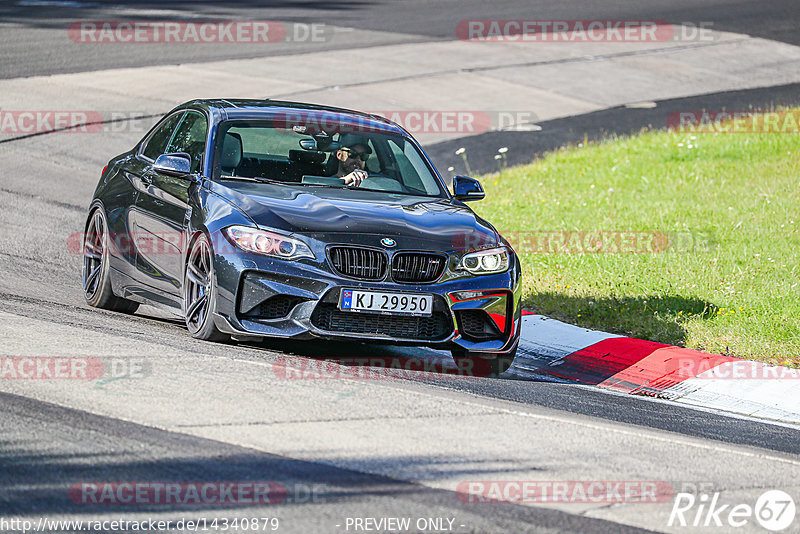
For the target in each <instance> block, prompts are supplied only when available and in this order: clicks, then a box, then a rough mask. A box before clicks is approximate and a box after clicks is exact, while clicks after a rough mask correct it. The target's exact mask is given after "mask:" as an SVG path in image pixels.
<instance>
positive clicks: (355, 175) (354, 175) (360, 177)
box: [342, 169, 367, 187]
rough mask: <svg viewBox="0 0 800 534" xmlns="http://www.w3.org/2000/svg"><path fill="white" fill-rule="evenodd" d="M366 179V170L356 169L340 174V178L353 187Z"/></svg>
mask: <svg viewBox="0 0 800 534" xmlns="http://www.w3.org/2000/svg"><path fill="white" fill-rule="evenodd" d="M366 179H367V171H362V170H360V169H357V170H355V171H353V172H351V173H350V174H345V175H344V176H342V180H344V183H345V185H352V186H353V187H358V186H359V185H361V182H363V181H364V180H366Z"/></svg>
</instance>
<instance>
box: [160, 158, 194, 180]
mask: <svg viewBox="0 0 800 534" xmlns="http://www.w3.org/2000/svg"><path fill="white" fill-rule="evenodd" d="M153 169H154V170H155V171H156V172H160V173H161V174H166V175H167V176H179V177H182V178H184V177H186V176H189V175H190V174H191V173H192V157H191V156H190V155H189V154H187V153H185V152H175V153H172V154H161V155H160V156H158V158H156V162H155V163H154V164H153Z"/></svg>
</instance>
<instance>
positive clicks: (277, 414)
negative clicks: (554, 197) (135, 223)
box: [0, 0, 800, 533]
mask: <svg viewBox="0 0 800 534" xmlns="http://www.w3.org/2000/svg"><path fill="white" fill-rule="evenodd" d="M123 18H124V19H136V20H165V19H168V18H172V19H175V18H178V19H181V20H183V19H186V20H192V18H196V19H211V20H262V19H263V20H281V21H285V22H287V23H289V22H291V23H301V24H314V23H318V22H320V21H323V22H325V23H326V24H329V25H331V26H333V27H336V28H339V30H337V31H340V32H341V28H358V30H359V31H355V32H352V33H348V32H347V31H345V32H344V33H343V35H344V37H342V38H337V39H333V40H331V41H330V42H329V43H325V44H322V45H319V47H318V48H314V49H313V51H314V52H319V53H328V52H337V51H339V50H342V51H344V50H352V49H360V48H363V49H365V50H372V49H377V48H378V47H382V46H406V45H409V46H410V45H418V44H420V43H423V44H425V43H428V44H431V46H432V44H434V43H438V44H443V43H444V44H446V43H447V41H450V40H454V35H453V34H454V28H455V26H456V24H457V22H458V21H459V20H462V19H468V18H476V19H478V18H494V19H512V18H539V19H545V18H547V19H555V20H558V19H594V18H599V19H642V18H647V19H654V20H662V19H663V20H667V21H670V22H673V23H676V24H678V23H682V22H693V21H695V22H699V21H713V23H714V26H713V27H714V29H715V30H718V31H720V32H731V33H735V34H747V35H749V36H752V37H753V38H756V39H758V40H759V42H762V41H763V42H767V41H769V42H773V41H774V42H776V43H777V44H776V45H775V46H779V47H795V46H800V9H798V7H797V5H796V2H794V1H792V0H780V1H774V2H760V3H753V2H744V1H733V0H725V1H722V0H720V1H715V2H704V1H700V0H678V1H676V2H669V3H666V2H658V1H656V0H647V1H644V2H642V1H632V0H631V1H628V0H624V1H620V2H598V3H592V4H591V6H588V7H587V6H585V5H582V3H580V2H571V1H570V2H558V3H555V4H554V3H546V2H528V1H524V0H519V1H511V2H504V3H502V5H499V4H492V3H487V2H480V1H473V0H468V1H464V2H460V1H456V0H442V1H437V2H421V1H420V2H417V1H410V2H382V3H377V4H375V5H372V4H371V3H369V2H359V1H356V2H317V1H307V2H288V1H287V2H280V1H278V2H172V3H170V5H169V6H166V5H165V4H156V3H153V4H149V3H146V2H125V1H122V0H121V1H115V2H105V1H90V0H86V1H79V2H49V3H48V2H39V1H35V0H32V1H19V2H7V3H5V4H3V5H2V6H0V21H2V22H0V50H1V51H2V57H3V60H2V64H1V65H2V67H1V68H0V82H3V83H7V84H8V85H2V84H0V86H2V91H3V92H4V96H0V98H1V99H2V105H0V109H6V110H8V109H24V106H29V107H30V106H33V105H38V104H31V103H30V102H33V101H34V100H31V99H35V98H41V102H46V103H44V104H41V105H42V106H45V109H58V108H59V106H60V104H59V102H58V100H53V98H56V99H57V98H59V96H58V95H59V94H60V92H61V91H62V90H61V89H60V87H61V86H60V85H58V84H59V83H62V81H63V80H78V79H79V78H78V77H80V80H81V81H80V84H77V85H75V86H69V87H71V89H69V91H73V93H69V95H67V92H66V91H67V90H66V89H65V90H64V95H65V98H67V96H69V98H73V97H75V98H77V97H76V96H74V95H80V98H83V99H85V101H91V99H93V98H94V93H93V88H92V85H91V79H92V76H96V81H97V83H98V84H100V83H104V84H106V85H107V88H108V87H112V88H113V86H114V84H115V83H119V85H118V86H117V87H116V89H115V90H116V91H117V92H116V93H115V94H116V95H117V98H118V100H116V101H115V102H116V104H115V105H118V106H119V105H121V104H119V102H120V99H121V100H122V101H123V102H124V101H125V98H127V97H125V95H124V90H125V83H123V82H115V81H114V79H113V77H111V78H110V77H109V76H111V75H109V73H112V74H113V73H114V71H112V70H109V69H117V68H125V69H148V68H151V67H158V68H164V69H169V68H173V67H174V66H175V65H177V64H187V63H191V64H195V67H197V66H198V65H200V67H198V68H201V67H202V64H203V63H205V62H211V61H214V62H226V61H229V60H233V61H235V60H246V59H252V58H261V57H265V56H269V58H271V59H275V58H276V57H279V56H295V55H298V54H304V53H307V52H309V51H310V50H312V49H311V48H310V45H309V44H308V43H300V44H298V43H292V42H285V43H279V44H277V45H275V46H272V47H270V48H268V49H265V48H263V47H262V48H259V46H258V45H253V46H241V47H230V46H222V45H219V46H217V45H208V46H206V47H204V48H203V47H197V46H194V47H193V46H188V45H187V46H172V47H168V46H162V45H158V44H153V45H143V46H138V47H127V48H126V47H123V46H105V47H101V46H87V47H84V48H77V49H76V48H69V47H67V46H64V41H65V34H66V29H65V28H66V27H67V26H68V25H69V24H70V22H72V21H75V20H120V19H123ZM347 35H351V36H352V39H351V38H349V37H347ZM149 47H150V48H149ZM780 49H781V50H783V49H784V48H780ZM76 50H77V51H76ZM393 50H394V49H393ZM787 50H788V48H787ZM787 57H788V56H787ZM787 61H788V60H787ZM763 63H764V68H765V69H766V70H769V69H770V68H771V66H772V58H770V57H764V58H763ZM776 63H777V62H776ZM351 64H352V62H351ZM352 68H353V69H358V68H359V66H358V64H355V65H353V66H352ZM131 72H136V73H139V72H145V71H138V70H136V71H131ZM146 72H147V73H151V72H154V71H146ZM165 72H166V71H165ZM169 72H173V71H169ZM49 75H61V76H65V77H70V76H74V77H75V78H58V77H54V78H53V79H52V80H53V81H52V83H50V82H49V81H48V80H50V78H36V81H37V85H36V88H33V89H21V88H24V87H27V86H26V85H25V84H26V83H27V82H26V80H25V78H28V77H32V76H38V77H44V76H49ZM135 76H136V77H140V78H141V75H140V74H136V75H135ZM125 79H126V80H129V79H130V78H125ZM87 80H88V81H87ZM109 80H111V81H109ZM779 80H784V81H783V82H780V83H778V82H779ZM201 81H202V80H200V81H198V83H200V82H201ZM140 83H141V84H142V85H143V86H146V85H147V84H148V80H147V79H144V80H140ZM159 83H160V82H158V81H155V79H154V81H153V82H152V86H151V89H152V92H153V93H154V94H156V95H159V97H160V96H161V93H160V91H161V86H159V85H158V84H159ZM15 84H16V85H15ZM64 87H68V86H67V85H66V84H65V85H64ZM75 87H78V89H76V88H75ZM215 87H217V86H215ZM798 87H800V86H799V85H798V84H797V81H795V80H794V79H793V78H790V77H787V78H785V79H784V78H783V77H778V78H775V82H774V83H772V82H770V83H768V84H764V85H761V86H759V85H758V84H755V85H753V84H750V85H747V86H746V87H745V86H743V87H741V88H738V89H733V88H732V89H731V90H724V91H723V90H718V89H710V90H708V91H702V90H697V91H694V92H693V93H692V94H687V95H684V96H677V95H676V96H675V97H674V98H654V100H655V101H657V104H658V108H657V109H659V110H660V112H661V113H662V115H663V113H668V112H669V111H670V110H678V109H698V108H700V107H704V106H706V107H712V108H717V109H721V108H725V107H727V108H733V109H735V108H739V109H741V108H745V107H747V106H749V105H753V106H756V107H757V106H764V105H771V104H787V105H788V104H797V102H798V101H800V95H799V94H798ZM189 90H190V88H189V86H188V85H187V87H186V91H187V92H188V91H189ZM215 90H216V89H215ZM14 91H16V92H14ZM39 91H41V92H39ZM48 91H49V92H48ZM165 91H166V90H165ZM340 91H346V89H341V90H340ZM111 92H114V91H112V90H111V89H109V93H111ZM175 92H178V93H180V87H178V88H175V87H172V88H170V89H169V95H172V94H173V93H175ZM98 94H99V93H98ZM51 95H55V96H51ZM120 95H121V96H120ZM217 96H223V95H217ZM253 96H256V97H257V96H260V95H253ZM171 98H172V97H171V96H164V97H163V98H161V100H158V99H156V97H154V99H156V100H155V101H154V102H155V103H153V102H146V103H142V102H144V100H142V102H139V101H136V102H133V101H132V102H131V104H130V107H125V108H121V109H123V110H127V111H132V110H142V111H143V112H147V113H148V114H149V115H146V118H145V119H143V120H144V121H145V122H146V127H144V129H145V130H146V129H147V128H148V127H149V125H150V124H152V121H154V120H155V117H156V116H160V115H161V114H162V113H163V112H166V111H168V110H169V109H170V107H171V105H170V104H169V101H170V99H171ZM188 98H189V96H187V97H186V98H183V99H180V100H173V101H172V103H173V105H174V104H177V103H179V101H182V100H187V99H188ZM15 102H22V104H18V105H16V106H15V105H14V103H15ZM74 108H75V107H74V106H66V109H74ZM104 109H108V108H104ZM576 109H578V107H576ZM648 113H649V114H648ZM147 117H149V118H147ZM659 120H660V118H659V116H656V115H655V112H654V111H652V110H640V109H632V108H626V107H624V106H613V107H608V108H606V109H601V110H595V111H588V112H586V113H575V114H570V115H566V116H563V117H556V118H552V119H550V120H548V121H542V122H540V125H542V126H543V127H544V131H545V133H547V136H545V137H542V136H538V137H536V136H534V135H533V134H532V133H530V132H487V133H482V134H480V135H476V136H474V137H473V138H469V137H459V138H452V139H436V140H434V141H433V142H431V143H428V146H430V151H431V154H432V156H433V157H434V159H436V160H437V161H441V162H445V164H448V162H449V161H450V160H449V159H448V158H451V157H452V153H453V151H454V150H455V149H456V148H458V147H459V146H467V147H469V149H470V150H473V153H474V154H475V160H476V161H484V160H486V161H489V155H488V154H489V153H488V152H487V155H486V157H485V158H483V159H481V150H484V149H485V150H489V149H488V148H485V147H491V151H494V150H495V148H496V146H504V145H505V146H510V147H513V149H512V150H511V153H513V154H515V156H514V157H515V158H517V159H515V160H512V162H517V161H523V160H524V158H523V157H522V154H528V155H535V154H538V153H541V152H543V151H545V150H549V149H552V148H555V147H557V146H560V145H562V144H564V143H568V142H573V141H575V140H577V139H582V138H583V137H584V134H586V135H588V136H589V137H591V138H597V137H599V136H602V135H605V134H607V133H615V132H616V133H627V132H631V131H636V130H638V129H639V128H641V127H643V126H647V125H652V124H658V123H659ZM142 134H143V132H142V131H141V128H127V129H126V128H123V129H121V130H120V131H119V132H114V131H113V129H109V130H108V131H104V132H103V133H99V134H96V135H80V134H68V133H37V134H35V135H5V136H3V137H0V208H1V209H0V273H2V274H0V303H2V307H1V308H0V356H2V357H13V356H28V357H63V358H71V357H91V358H98V359H100V360H102V361H104V363H105V364H106V365H107V366H108V365H110V364H113V365H118V368H119V369H121V370H120V371H119V373H118V374H117V375H116V376H112V377H107V376H104V377H103V378H102V379H96V380H0V442H1V443H2V444H1V445H0V531H2V532H22V530H21V529H15V528H14V527H11V526H8V525H6V526H4V523H2V520H3V519H10V518H17V519H26V520H30V521H32V522H33V524H34V525H36V524H37V522H38V521H39V520H40V519H41V518H49V519H75V520H90V519H98V518H99V519H107V520H115V519H128V520H134V519H135V520H144V519H157V520H164V521H169V522H171V523H170V525H168V526H169V528H165V529H162V531H170V532H182V531H184V530H182V529H181V528H179V526H178V525H177V522H178V521H180V520H181V519H184V520H200V521H202V520H207V521H211V520H212V519H213V518H225V519H226V520H228V521H233V520H234V519H237V518H238V519H239V520H242V519H243V518H278V519H279V521H280V526H279V529H277V531H278V532H297V533H312V532H313V533H328V532H331V533H334V532H355V531H361V532H367V531H371V532H384V531H403V532H405V531H408V532H447V531H451V532H458V533H495V532H496V533H506V532H508V533H512V532H641V531H668V532H695V531H701V532H723V531H730V530H726V529H725V528H722V527H721V528H715V527H713V526H709V527H708V528H705V529H703V528H694V527H692V526H691V525H689V526H684V527H681V526H679V525H677V524H673V525H671V526H669V525H668V520H669V518H670V515H671V511H672V509H673V503H674V501H675V495H676V494H677V493H679V492H683V493H689V494H692V495H700V494H702V495H706V496H711V495H714V494H715V493H719V502H720V503H724V504H729V505H731V506H733V505H736V504H742V503H743V504H747V505H749V506H751V507H752V506H754V505H755V503H756V501H757V499H758V498H759V496H760V495H762V494H763V493H764V492H765V491H767V490H771V489H780V490H782V491H785V492H787V493H789V494H790V495H793V496H794V498H795V501H796V502H800V501H798V499H800V482H798V481H800V432H798V429H797V427H794V426H791V425H777V424H768V423H764V422H760V421H757V420H754V419H749V418H744V417H731V416H726V415H723V414H720V413H715V412H710V411H701V410H695V409H690V408H687V407H677V406H675V405H673V404H669V403H667V402H663V401H659V400H652V399H647V398H634V397H630V396H625V395H618V394H611V393H608V392H602V391H599V390H596V389H592V388H589V387H582V386H575V385H570V384H558V383H550V382H540V381H533V380H520V379H513V378H510V377H500V378H454V377H448V376H446V375H441V376H436V375H435V374H430V373H427V374H424V375H423V376H419V377H417V376H413V375H404V376H402V377H400V378H375V379H371V378H367V379H359V378H352V377H347V376H346V374H345V375H343V376H345V378H344V379H325V378H308V379H302V378H295V379H286V378H285V376H286V374H287V368H288V367H290V366H292V365H298V362H308V361H311V362H313V361H314V360H313V358H333V359H337V358H338V359H344V360H350V359H354V358H355V359H358V358H374V357H387V358H391V357H400V358H409V357H411V358H418V359H420V360H422V361H435V362H439V363H443V364H444V365H445V366H448V365H451V360H450V358H449V355H448V354H445V353H438V352H434V351H427V350H417V349H410V348H395V347H382V346H370V345H357V344H353V345H350V344H348V345H344V344H342V345H332V344H322V343H292V344H287V343H277V342H264V343H244V342H243V343H237V344H229V345H222V344H214V343H206V342H200V341H197V340H194V339H192V338H191V337H190V336H189V335H188V334H187V333H186V330H185V328H184V326H183V324H182V323H181V321H179V320H176V319H175V318H170V317H167V316H165V315H163V314H161V313H159V312H158V311H156V310H154V309H152V308H148V307H144V306H143V307H141V308H140V310H139V311H138V312H137V313H136V314H135V315H133V316H126V315H122V314H116V313H111V312H105V311H101V310H95V309H92V308H89V307H88V306H86V305H85V303H84V300H83V295H82V289H81V263H82V258H81V256H80V254H78V253H76V248H75V241H74V239H75V235H77V234H79V233H80V232H81V231H82V230H83V225H84V220H85V217H86V208H87V206H88V203H89V201H90V199H91V195H92V192H93V190H94V186H95V184H96V182H97V178H98V176H99V173H100V170H101V169H102V167H103V165H104V162H105V161H107V160H108V159H109V158H110V157H112V156H113V155H116V154H118V153H120V152H122V151H124V150H127V149H128V148H130V147H131V146H132V145H133V143H135V142H136V141H137V140H138V139H139V138H140V137H141V135H142ZM516 154H519V156H517V155H516ZM476 168H477V169H481V170H486V169H487V168H488V167H487V166H486V165H484V166H481V165H480V164H476ZM79 250H80V245H78V246H77V251H78V252H79ZM345 363H346V362H345ZM301 365H304V364H302V363H301ZM126 366H127V367H126ZM134 368H135V369H137V371H136V372H134ZM373 378H374V377H373ZM265 481H269V482H271V483H274V484H277V485H279V486H281V487H282V488H284V489H285V495H284V497H285V498H282V499H278V500H277V501H276V502H271V503H269V504H264V503H260V504H252V503H251V504H247V503H242V502H238V503H224V502H223V503H217V504H208V503H206V504H202V505H201V504H192V503H174V502H173V503H164V502H148V503H142V502H139V503H138V504H130V503H124V502H114V503H111V504H93V503H91V502H88V503H87V502H84V500H82V499H81V498H79V497H80V496H79V495H77V494H76V493H75V492H76V491H77V490H76V489H75V488H85V485H86V484H88V483H103V482H107V483H144V482H150V483H170V482H176V483H182V484H186V483H189V482H198V483H200V482H208V483H227V482H236V483H240V484H247V483H258V482H265ZM476 481H478V482H480V481H539V482H541V481H547V482H556V481H586V482H589V481H595V482H600V483H609V482H625V481H628V482H641V481H651V482H656V483H658V484H659V486H658V487H659V488H661V490H660V491H659V493H658V494H657V496H656V499H655V501H654V502H615V501H613V500H611V501H609V500H600V501H595V502H572V503H561V502H556V503H553V502H545V503H541V502H538V503H537V502H527V503H520V502H502V503H501V502H487V503H475V502H469V501H468V499H466V498H465V497H464V494H463V492H460V491H459V490H463V488H464V487H465V484H469V483H474V482H476ZM82 485H83V486H82ZM695 511H696V508H694V509H692V511H691V513H689V512H687V513H686V518H687V520H689V521H690V522H691V521H692V520H694V518H695ZM726 514H727V512H726V513H725V514H723V516H722V517H723V518H724V517H725V516H726ZM704 517H705V516H704ZM366 518H373V519H375V520H379V519H381V518H384V519H387V518H410V520H411V525H412V527H410V529H407V530H402V529H399V528H394V529H392V528H391V527H389V526H388V523H381V524H380V525H381V526H377V525H378V523H368V522H364V520H365V519H366ZM356 519H361V520H362V521H361V522H360V523H359V522H357V521H355V520H356ZM437 519H439V520H441V521H442V522H436V521H434V520H437ZM419 520H423V521H422V523H419V524H421V525H423V527H425V528H420V527H419V526H418V523H417V522H418V521H419ZM428 520H430V521H428ZM450 520H452V521H450ZM265 525H269V526H271V525H272V523H269V522H263V521H262V523H261V527H264V526H265ZM357 525H361V527H360V528H359V527H358V526H357ZM368 525H371V526H370V527H369V528H367V527H368ZM415 525H416V526H415ZM261 527H260V528H261ZM106 528H107V527H106ZM728 528H730V527H728ZM66 530H67V529H66V528H64V529H57V528H56V527H50V528H49V530H45V529H42V530H40V531H43V532H62V531H66ZM261 530H262V531H266V530H270V529H268V528H262V529H261ZM106 531H114V532H118V531H121V529H117V530H111V529H108V530H106ZM152 531H153V532H156V530H152ZM231 531H241V532H244V531H247V529H244V528H241V527H239V528H238V530H231ZM270 531H271V530H270ZM735 532H764V530H763V529H762V528H761V526H760V525H759V523H758V522H757V521H756V519H755V518H752V517H751V518H750V519H749V521H748V522H747V523H746V524H745V525H744V526H742V527H741V528H737V529H735ZM785 532H800V519H796V520H795V522H794V523H793V524H792V526H791V527H789V528H788V529H786V530H785Z"/></svg>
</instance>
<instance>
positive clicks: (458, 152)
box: [456, 146, 467, 156]
mask: <svg viewBox="0 0 800 534" xmlns="http://www.w3.org/2000/svg"><path fill="white" fill-rule="evenodd" d="M466 151H467V149H466V148H464V147H463V146H462V147H461V148H459V149H458V150H456V156H460V155H461V154H463V153H464V152H466Z"/></svg>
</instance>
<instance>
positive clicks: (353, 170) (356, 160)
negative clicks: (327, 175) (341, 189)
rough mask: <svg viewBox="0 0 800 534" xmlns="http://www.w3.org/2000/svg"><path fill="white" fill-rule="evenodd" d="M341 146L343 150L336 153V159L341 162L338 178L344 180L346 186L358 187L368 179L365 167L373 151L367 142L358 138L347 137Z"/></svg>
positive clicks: (340, 149) (337, 173)
mask: <svg viewBox="0 0 800 534" xmlns="http://www.w3.org/2000/svg"><path fill="white" fill-rule="evenodd" d="M341 144H342V146H341V148H339V150H337V151H336V159H337V160H338V161H339V168H338V170H337V172H336V176H338V177H339V178H341V179H343V180H344V183H345V185H352V186H354V187H358V186H359V185H361V182H363V181H364V180H365V179H366V178H367V171H365V170H364V167H365V166H366V164H367V160H368V159H369V156H370V154H372V149H371V148H370V147H369V145H367V143H366V141H364V140H363V139H360V138H357V137H348V136H346V137H345V138H343V139H342V141H341Z"/></svg>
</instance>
